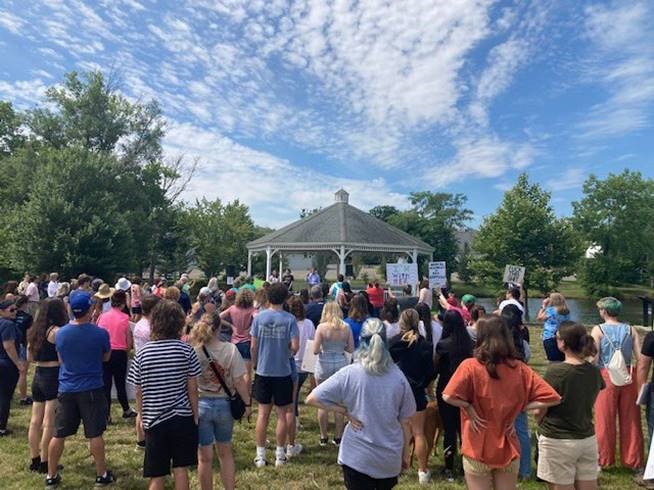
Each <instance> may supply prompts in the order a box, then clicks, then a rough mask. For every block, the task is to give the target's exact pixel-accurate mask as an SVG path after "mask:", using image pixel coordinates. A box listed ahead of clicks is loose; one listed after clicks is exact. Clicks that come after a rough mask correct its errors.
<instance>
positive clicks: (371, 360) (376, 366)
mask: <svg viewBox="0 0 654 490" xmlns="http://www.w3.org/2000/svg"><path fill="white" fill-rule="evenodd" d="M354 358H355V360H356V361H357V362H359V364H361V366H362V367H363V369H365V370H366V372H368V373H369V374H373V375H377V376H378V375H381V374H384V373H386V372H387V371H388V369H389V368H390V367H391V366H392V365H393V359H392V358H391V355H390V354H389V352H388V348H387V347H386V327H385V326H384V324H383V323H382V322H381V320H379V319H378V318H369V319H368V320H366V321H365V322H364V324H363V327H362V328H361V334H360V341H359V348H358V349H357V350H356V352H355V353H354Z"/></svg>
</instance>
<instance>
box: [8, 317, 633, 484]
mask: <svg viewBox="0 0 654 490" xmlns="http://www.w3.org/2000/svg"><path fill="white" fill-rule="evenodd" d="M531 338H532V347H533V352H534V356H533V359H532V362H531V366H532V367H533V368H534V369H536V370H537V371H539V372H541V373H542V372H543V370H544V369H545V367H546V361H545V359H544V357H543V352H542V347H541V346H540V330H539V329H536V328H533V329H532V337H531ZM16 401H17V399H16ZM119 408H120V407H119V406H118V404H117V403H114V404H113V413H112V417H113V419H114V420H115V421H117V422H115V423H114V425H112V426H111V427H109V429H108V430H107V432H106V433H105V442H106V449H107V461H108V463H109V467H110V468H111V469H112V470H113V471H114V472H115V474H116V476H117V477H118V481H117V483H116V485H115V486H114V488H121V489H123V488H124V489H138V488H146V481H145V480H144V479H143V478H141V468H142V462H143V452H142V451H140V450H138V449H136V445H135V435H134V423H133V421H132V420H130V421H124V420H123V419H122V418H120V412H119ZM300 411H301V421H302V426H303V429H302V431H301V432H300V434H299V436H298V440H299V442H301V443H302V444H303V445H304V447H305V451H304V452H303V453H302V454H301V455H300V456H299V457H298V458H296V459H294V460H292V461H291V462H290V463H289V464H288V465H287V466H286V467H283V468H279V469H276V468H274V467H266V468H263V469H255V468H254V466H253V464H252V458H253V456H254V449H255V448H254V441H253V436H254V417H253V418H252V423H248V422H243V423H242V424H237V425H236V427H235V431H234V451H235V457H236V467H237V475H236V478H237V488H274V489H277V488H284V489H286V490H295V489H310V488H316V489H322V488H329V487H336V488H342V477H341V472H340V468H339V466H338V465H337V463H336V455H337V449H336V448H334V447H331V446H330V447H326V448H321V447H319V445H318V424H317V420H316V413H315V410H314V409H312V408H309V407H306V406H301V408H300ZM29 417H30V408H29V407H20V406H19V405H18V404H17V403H16V404H15V405H14V406H13V407H12V412H11V416H10V419H9V426H10V427H11V428H12V429H13V430H14V434H13V435H12V436H10V437H6V438H0V488H2V489H7V490H8V489H21V490H22V489H31V488H40V487H42V486H43V477H42V476H41V475H37V474H33V473H30V472H28V471H27V466H28V464H29V452H28V447H27V428H28V425H29ZM530 427H531V428H533V427H534V425H533V420H532V421H531V423H530ZM644 427H645V425H644ZM270 429H271V430H270V431H269V439H270V440H274V434H273V431H272V429H273V424H271V427H270ZM81 432H82V431H81V429H80V434H81ZM80 434H78V435H77V436H75V437H71V438H69V439H68V440H67V441H66V449H65V451H64V455H63V458H62V461H61V463H62V464H63V465H64V466H65V468H64V470H63V471H62V476H63V482H62V485H61V488H63V489H73V488H90V487H92V486H93V478H94V467H93V460H92V458H91V456H90V454H89V452H88V446H87V444H86V441H85V440H84V439H83V437H82V436H81V435H80ZM441 441H442V439H441ZM271 453H272V451H270V450H269V451H268V456H269V458H270V457H272V454H271ZM442 464H443V460H442V449H441V448H439V453H438V454H437V455H432V456H431V458H430V467H431V469H432V474H433V475H434V480H433V482H432V484H431V485H430V486H427V487H426V488H439V489H463V488H465V486H464V484H463V482H462V481H460V482H457V483H455V484H448V483H447V482H444V481H443V480H440V479H439V477H438V474H439V472H440V469H441V468H442ZM214 465H215V471H214V478H215V479H214V482H215V484H216V488H219V483H218V482H219V475H218V463H217V462H215V463H214ZM534 472H535V469H534ZM631 475H632V473H631V471H629V470H626V469H622V468H611V469H608V470H605V471H602V473H601V475H600V485H601V487H603V488H610V489H623V488H625V489H626V488H637V487H636V486H635V484H633V483H632V480H631ZM191 484H192V488H197V474H196V473H195V471H191ZM168 488H172V484H171V482H168ZM396 488H398V489H416V490H417V489H419V488H420V489H422V488H425V487H424V486H420V485H418V483H417V474H416V469H415V468H414V469H413V470H411V471H409V472H408V473H406V474H404V475H403V476H402V477H401V478H400V484H399V485H398V486H397V487H396ZM519 488H521V489H527V490H531V489H542V488H545V486H544V484H542V483H538V482H536V481H535V480H533V481H529V482H525V483H521V484H519Z"/></svg>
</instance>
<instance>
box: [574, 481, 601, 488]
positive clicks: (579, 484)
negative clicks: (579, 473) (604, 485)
mask: <svg viewBox="0 0 654 490" xmlns="http://www.w3.org/2000/svg"><path fill="white" fill-rule="evenodd" d="M574 488H575V490H597V480H575V485H574Z"/></svg>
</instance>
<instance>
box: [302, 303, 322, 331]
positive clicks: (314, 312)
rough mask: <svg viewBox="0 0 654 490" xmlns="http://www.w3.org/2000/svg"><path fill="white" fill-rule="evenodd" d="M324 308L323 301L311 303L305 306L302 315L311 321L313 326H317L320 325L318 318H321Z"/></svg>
mask: <svg viewBox="0 0 654 490" xmlns="http://www.w3.org/2000/svg"><path fill="white" fill-rule="evenodd" d="M324 307H325V302H324V301H318V302H313V301H312V302H311V303H309V304H308V305H305V307H304V314H305V316H306V317H307V318H308V319H309V320H311V321H312V322H313V324H314V326H316V327H317V326H318V325H319V324H320V318H321V317H322V309H323V308H324Z"/></svg>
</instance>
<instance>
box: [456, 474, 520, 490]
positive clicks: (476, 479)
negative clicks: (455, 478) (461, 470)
mask: <svg viewBox="0 0 654 490" xmlns="http://www.w3.org/2000/svg"><path fill="white" fill-rule="evenodd" d="M465 480H466V487H468V490H492V489H493V478H492V477H491V476H490V475H483V476H481V475H471V474H470V473H465ZM514 488H515V487H514ZM495 490H501V489H500V488H499V487H495Z"/></svg>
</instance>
